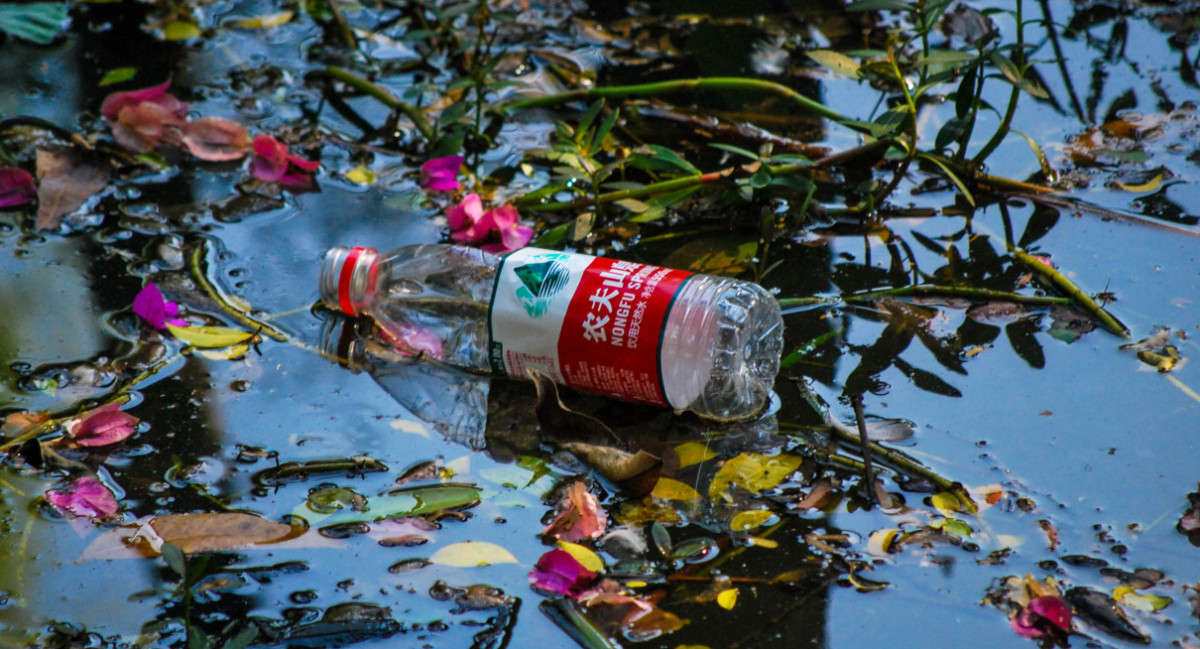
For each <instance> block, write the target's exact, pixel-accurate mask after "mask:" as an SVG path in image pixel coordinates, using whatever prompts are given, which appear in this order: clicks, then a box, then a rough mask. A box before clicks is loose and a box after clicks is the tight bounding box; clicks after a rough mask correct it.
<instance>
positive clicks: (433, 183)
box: [421, 155, 463, 192]
mask: <svg viewBox="0 0 1200 649" xmlns="http://www.w3.org/2000/svg"><path fill="white" fill-rule="evenodd" d="M462 162H463V158H462V156H457V155H451V156H446V157H444V158H434V159H432V160H430V161H428V162H426V163H425V164H423V165H421V187H423V188H425V189H430V190H433V191H438V192H447V191H454V190H456V189H459V188H460V187H462V185H460V184H458V180H456V178H457V176H458V170H459V168H461V167H462Z"/></svg>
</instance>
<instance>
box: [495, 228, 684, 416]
mask: <svg viewBox="0 0 1200 649" xmlns="http://www.w3.org/2000/svg"><path fill="white" fill-rule="evenodd" d="M692 275H694V273H690V272H687V271H682V270H674V269H670V268H660V267H658V266H650V265H647V264H640V263H637V262H632V261H620V260H616V259H608V258H604V257H591V256H587V255H577V254H571V253H565V252H557V251H553V250H542V249H539V248H523V249H521V250H518V251H516V252H513V253H512V254H510V255H508V256H507V257H505V258H504V259H503V260H502V261H501V263H500V266H499V268H498V269H497V270H496V287H495V290H494V291H493V292H492V305H491V311H490V317H489V323H488V324H489V327H490V334H491V348H490V350H489V351H490V360H491V364H492V370H493V371H494V372H496V373H497V374H507V375H509V376H515V377H520V378H527V376H526V371H527V370H537V371H539V372H541V373H543V374H545V375H546V376H548V377H550V378H551V379H552V380H553V381H554V382H556V383H560V384H562V385H567V386H570V387H572V388H576V389H579V390H585V391H587V392H593V393H596V394H602V395H605V396H610V397H616V398H618V399H626V400H630V401H641V402H644V403H652V404H655V405H658V406H674V407H676V408H682V407H685V406H687V405H688V404H686V403H685V404H671V403H668V402H667V399H666V392H665V390H664V389H663V382H662V369H661V367H662V366H661V363H660V358H659V348H660V346H661V343H662V331H663V326H664V325H665V324H666V321H667V314H668V313H669V312H670V310H671V305H672V303H673V302H674V300H675V296H676V295H678V293H679V290H680V289H681V288H682V287H683V284H684V282H686V281H687V279H688V278H689V277H691V276H692Z"/></svg>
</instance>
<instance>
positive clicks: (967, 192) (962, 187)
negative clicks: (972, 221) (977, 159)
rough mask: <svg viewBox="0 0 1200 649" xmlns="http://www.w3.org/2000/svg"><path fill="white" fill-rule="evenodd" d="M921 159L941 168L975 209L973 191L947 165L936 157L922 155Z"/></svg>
mask: <svg viewBox="0 0 1200 649" xmlns="http://www.w3.org/2000/svg"><path fill="white" fill-rule="evenodd" d="M919 157H920V158H923V159H925V160H928V161H930V162H932V163H933V164H935V165H937V166H939V167H941V168H942V172H943V173H945V174H946V177H947V178H949V179H950V181H951V182H953V183H954V186H955V187H957V188H958V191H959V192H961V193H962V195H963V198H965V199H967V202H968V203H970V204H971V207H975V197H974V196H972V195H971V190H969V189H967V185H966V183H964V182H963V181H962V179H961V178H959V177H958V174H956V173H954V172H953V171H951V170H950V167H947V166H946V164H945V163H943V162H942V161H941V160H938V159H937V158H935V157H934V156H930V155H923V154H921V155H919Z"/></svg>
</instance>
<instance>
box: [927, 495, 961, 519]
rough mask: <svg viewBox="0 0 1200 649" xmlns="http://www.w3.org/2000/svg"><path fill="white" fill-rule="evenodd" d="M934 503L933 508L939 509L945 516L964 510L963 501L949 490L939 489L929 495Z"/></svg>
mask: <svg viewBox="0 0 1200 649" xmlns="http://www.w3.org/2000/svg"><path fill="white" fill-rule="evenodd" d="M929 500H930V501H932V503H933V508H934V509H936V510H938V512H940V513H941V514H942V515H943V516H953V515H954V514H956V513H958V512H961V511H962V502H961V501H960V500H959V499H958V496H956V495H954V494H952V493H950V492H949V491H939V492H938V493H935V494H933V495H932V496H930V497H929Z"/></svg>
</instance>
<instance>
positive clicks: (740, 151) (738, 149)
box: [708, 142, 758, 160]
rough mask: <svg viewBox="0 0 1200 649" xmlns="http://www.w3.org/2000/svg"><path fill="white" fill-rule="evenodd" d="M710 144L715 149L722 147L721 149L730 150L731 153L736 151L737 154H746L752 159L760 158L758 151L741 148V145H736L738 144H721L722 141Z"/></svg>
mask: <svg viewBox="0 0 1200 649" xmlns="http://www.w3.org/2000/svg"><path fill="white" fill-rule="evenodd" d="M708 146H711V147H712V148H714V149H720V150H722V151H728V152H730V153H736V154H738V155H740V156H745V157H747V158H750V159H751V160H758V154H757V153H752V152H750V151H747V150H745V149H743V148H741V147H736V146H733V145H732V144H721V143H720V142H713V143H711V144H709V145H708Z"/></svg>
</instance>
